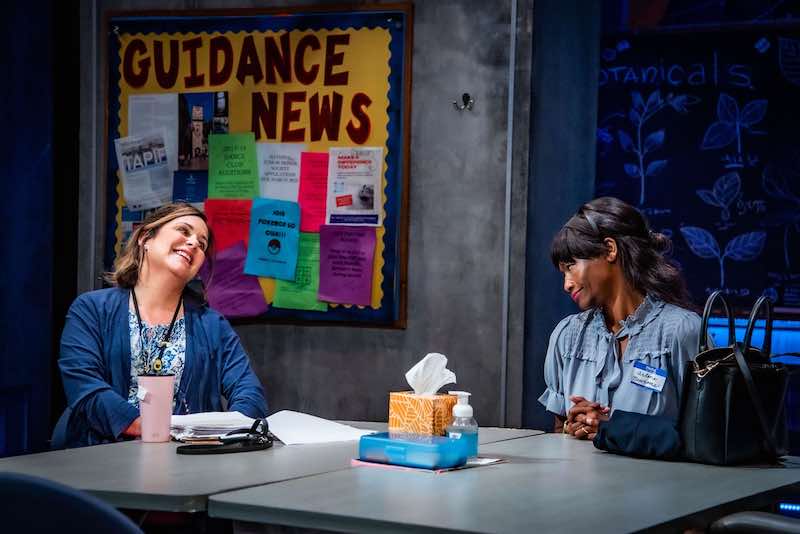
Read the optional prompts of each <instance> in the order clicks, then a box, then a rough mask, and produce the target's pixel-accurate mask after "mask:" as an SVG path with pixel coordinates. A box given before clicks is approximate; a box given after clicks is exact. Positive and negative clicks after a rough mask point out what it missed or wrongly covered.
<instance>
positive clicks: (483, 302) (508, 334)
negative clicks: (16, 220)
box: [79, 0, 533, 425]
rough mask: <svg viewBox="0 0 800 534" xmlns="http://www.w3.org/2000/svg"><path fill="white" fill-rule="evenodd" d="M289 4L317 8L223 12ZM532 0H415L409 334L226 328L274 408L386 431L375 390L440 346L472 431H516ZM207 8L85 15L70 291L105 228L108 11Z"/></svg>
mask: <svg viewBox="0 0 800 534" xmlns="http://www.w3.org/2000/svg"><path fill="white" fill-rule="evenodd" d="M288 4H291V5H304V4H307V5H311V4H314V5H319V4H320V2H319V1H318V0H317V1H314V2H251V3H248V2H237V3H236V6H237V7H258V6H268V5H288ZM532 4H533V0H519V1H518V2H514V1H511V0H506V1H497V2H484V1H482V0H461V1H457V0H420V1H417V2H415V13H414V28H413V34H414V54H413V79H412V83H413V85H412V118H411V174H410V182H411V188H410V207H409V209H410V227H409V258H408V262H409V269H408V272H409V284H408V327H407V328H406V329H405V330H383V329H370V328H352V327H333V326H318V327H300V326H285V325H271V324H256V325H247V326H239V327H237V331H238V332H239V334H240V336H241V338H242V342H243V343H244V345H245V347H246V348H247V350H248V352H249V354H250V356H251V361H252V363H253V366H254V368H255V370H256V372H257V373H258V375H259V376H260V377H261V379H262V381H263V382H264V384H265V386H266V388H267V393H268V400H269V402H270V409H271V410H273V411H274V410H279V409H284V408H287V409H294V410H300V411H304V412H309V413H312V414H316V415H320V416H323V417H328V418H341V419H367V420H386V417H387V413H386V412H387V403H388V400H387V399H388V392H389V391H391V390H402V389H405V388H406V387H407V386H406V383H405V379H404V374H405V371H406V370H407V369H408V368H409V367H411V366H412V365H413V364H414V363H415V362H416V361H417V360H419V359H420V358H421V357H422V356H424V355H425V354H426V353H427V352H431V351H437V352H442V353H444V354H446V355H447V356H448V358H449V359H450V368H451V369H453V370H454V371H455V372H456V374H457V376H458V388H459V389H466V390H469V391H471V392H473V394H474V397H473V405H474V407H475V412H476V417H477V418H478V421H479V423H480V424H483V425H499V424H503V423H508V424H517V425H518V424H519V423H520V421H521V408H522V359H523V354H522V353H523V337H522V336H523V332H524V320H523V318H524V305H525V304H524V287H525V279H524V277H525V257H524V251H525V235H526V233H525V229H526V224H527V218H526V211H527V210H526V205H527V203H526V202H527V180H528V132H529V107H528V101H529V95H530V87H529V84H530V65H531V63H530V57H531V55H530V54H531V43H532V41H531V27H532V24H531V20H532ZM215 7H225V8H230V7H232V6H231V4H229V3H227V2H220V1H216V2H210V1H209V2H204V1H197V2H178V1H168V0H167V1H164V0H161V1H158V2H149V1H148V2H145V1H142V2H132V1H127V2H125V1H119V0H117V1H105V2H103V1H96V2H88V1H87V2H84V3H83V4H82V8H81V23H82V30H84V31H83V32H82V43H81V47H82V57H83V58H85V61H84V63H83V64H82V72H81V78H82V85H81V88H82V96H81V111H82V117H83V121H82V123H81V191H80V194H81V199H82V202H81V214H80V226H81V229H80V236H81V246H80V269H79V272H80V273H81V274H80V275H79V289H80V290H82V291H83V290H89V289H92V288H94V287H98V282H97V276H98V274H99V272H100V268H101V258H102V242H103V241H102V236H103V235H104V230H105V228H104V221H103V219H102V213H104V211H103V209H104V207H103V198H104V195H105V183H104V181H103V180H102V173H101V172H98V169H100V168H101V165H100V163H101V160H100V158H101V157H102V154H101V152H102V146H103V143H102V139H103V113H104V110H103V99H102V94H103V89H102V86H101V80H102V79H103V76H104V75H103V72H104V70H103V69H104V66H105V57H104V55H103V51H102V50H101V47H102V39H101V38H100V37H101V36H100V34H99V31H100V30H99V28H100V23H101V21H102V15H103V13H104V12H105V11H106V10H108V9H114V10H118V9H131V8H135V9H137V10H141V9H147V8H157V9H178V10H180V9H192V8H215ZM512 14H513V15H514V20H513V21H512ZM512 59H516V62H515V63H514V67H513V68H511V69H510V65H511V64H512V63H511V61H512ZM510 74H513V75H512V76H510ZM510 80H512V82H513V87H509V83H510ZM464 92H468V93H470V94H471V95H472V96H473V97H474V99H475V108H474V110H473V111H472V112H466V111H465V112H461V113H459V112H457V111H455V110H454V109H453V106H452V104H451V102H452V101H453V100H455V99H460V95H461V94H462V93H464ZM98 177H100V178H98Z"/></svg>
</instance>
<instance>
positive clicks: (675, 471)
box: [208, 434, 800, 533]
mask: <svg viewBox="0 0 800 534" xmlns="http://www.w3.org/2000/svg"><path fill="white" fill-rule="evenodd" d="M480 453H481V454H482V455H484V456H487V455H488V456H493V455H498V456H504V457H507V458H509V460H510V461H509V462H508V463H504V464H499V465H493V466H486V467H480V468H475V469H467V470H462V471H454V472H449V473H445V474H440V475H435V474H429V473H418V472H407V471H394V470H388V469H381V468H373V467H358V468H353V469H348V470H344V471H337V472H334V473H327V474H322V475H318V476H313V477H307V478H303V479H299V480H292V481H288V482H282V483H278V484H271V485H269V486H260V487H255V488H250V489H246V490H242V491H236V492H230V493H224V494H220V495H215V496H212V497H211V499H210V500H209V507H208V513H209V515H210V516H215V517H224V518H229V519H238V520H243V521H255V522H262V523H276V524H283V525H293V526H300V527H311V528H322V529H329V530H343V531H369V532H381V531H383V532H390V531H398V530H402V531H436V530H439V531H448V530H451V531H452V530H458V531H471V532H536V531H538V532H571V531H575V532H577V531H586V530H591V531H592V532H594V533H602V532H630V531H635V530H640V529H644V528H649V527H653V526H657V525H663V524H665V523H668V522H670V521H674V520H676V519H678V518H683V517H686V516H690V515H692V514H696V513H698V512H700V511H703V510H708V509H711V508H714V507H718V506H719V505H721V504H723V503H729V502H732V501H739V500H741V499H744V498H752V497H753V496H755V495H759V494H764V493H765V492H769V491H771V490H775V489H776V488H782V487H786V486H789V485H793V484H796V483H798V482H800V459H792V462H796V463H792V462H789V467H787V468H755V467H746V468H745V467H736V468H731V467H728V468H726V467H712V466H705V465H698V464H689V463H673V462H658V461H651V460H638V459H633V458H627V457H622V456H616V455H612V454H608V453H604V452H601V451H597V450H596V449H594V448H593V446H592V444H591V443H590V442H586V441H577V440H575V439H573V438H569V437H566V436H563V435H560V434H547V435H544V436H536V437H529V438H522V439H515V440H511V441H504V442H500V443H496V444H493V445H488V446H482V447H481V448H480Z"/></svg>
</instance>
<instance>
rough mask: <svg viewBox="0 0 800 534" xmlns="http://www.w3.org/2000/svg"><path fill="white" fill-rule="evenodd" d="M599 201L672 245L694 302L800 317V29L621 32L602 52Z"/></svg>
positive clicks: (598, 146) (598, 143) (604, 44)
mask: <svg viewBox="0 0 800 534" xmlns="http://www.w3.org/2000/svg"><path fill="white" fill-rule="evenodd" d="M601 51H602V57H601V62H600V79H599V104H598V106H599V108H598V128H597V175H596V193H597V195H598V196H603V195H611V196H616V197H618V198H621V199H623V200H625V201H627V202H630V203H631V204H633V205H636V206H637V207H638V208H639V209H640V210H641V211H642V212H643V213H644V214H645V215H646V216H647V218H648V220H649V221H650V223H651V226H652V227H653V229H654V230H657V231H660V232H663V233H665V234H667V235H669V236H671V237H672V240H673V245H674V251H673V257H674V259H675V260H676V261H677V262H678V263H679V264H680V265H681V267H682V269H683V271H684V274H685V276H686V279H687V282H688V285H689V290H690V292H691V294H692V297H693V299H694V300H695V301H696V302H698V303H702V302H703V301H704V300H705V298H706V297H707V295H708V294H709V293H710V292H712V291H714V290H716V289H722V290H723V291H724V292H725V293H726V294H727V295H728V296H729V297H730V298H731V300H732V301H733V302H734V303H735V304H736V305H737V306H738V307H739V308H740V309H742V308H746V307H748V306H749V305H750V304H751V303H752V302H753V301H754V299H755V298H756V297H758V296H759V295H761V294H766V295H768V296H770V297H771V298H772V299H773V301H774V302H775V304H776V310H778V311H779V312H787V313H798V312H800V246H799V245H800V133H799V132H800V131H799V130H798V121H799V120H800V30H798V29H797V28H775V27H773V28H771V29H750V30H745V31H743V30H735V31H730V30H725V31H722V30H718V31H704V32H700V33H674V32H673V33H651V34H639V35H622V36H620V35H617V36H614V37H608V38H606V39H605V40H604V43H603V46H602V47H601Z"/></svg>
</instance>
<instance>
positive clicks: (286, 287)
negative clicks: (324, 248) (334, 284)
mask: <svg viewBox="0 0 800 534" xmlns="http://www.w3.org/2000/svg"><path fill="white" fill-rule="evenodd" d="M318 289H319V234H312V233H306V232H301V233H300V242H299V245H298V249H297V270H296V276H295V281H294V282H287V281H285V280H278V281H276V283H275V297H274V300H273V301H272V305H273V306H275V307H276V308H291V309H294V310H312V311H327V310H328V305H327V304H325V303H324V302H320V301H319V300H317V290H318Z"/></svg>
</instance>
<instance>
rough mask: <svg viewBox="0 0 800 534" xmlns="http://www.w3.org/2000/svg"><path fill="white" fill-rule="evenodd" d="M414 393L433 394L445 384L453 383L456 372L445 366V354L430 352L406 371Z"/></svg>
mask: <svg viewBox="0 0 800 534" xmlns="http://www.w3.org/2000/svg"><path fill="white" fill-rule="evenodd" d="M406 380H407V381H408V385H409V386H411V387H412V388H413V389H414V393H415V394H416V395H433V394H434V393H436V392H437V391H439V388H440V387H442V386H444V385H445V384H455V383H456V374H455V373H454V372H453V371H451V370H450V369H448V368H447V356H445V355H444V354H439V353H438V352H431V353H430V354H428V355H427V356H425V357H424V358H422V360H420V361H419V362H418V363H417V364H416V365H415V366H414V367H412V368H411V369H409V370H408V372H407V373H406Z"/></svg>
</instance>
